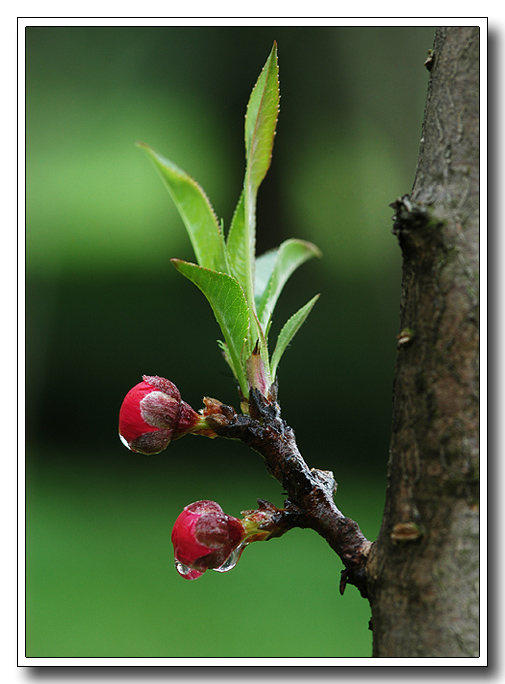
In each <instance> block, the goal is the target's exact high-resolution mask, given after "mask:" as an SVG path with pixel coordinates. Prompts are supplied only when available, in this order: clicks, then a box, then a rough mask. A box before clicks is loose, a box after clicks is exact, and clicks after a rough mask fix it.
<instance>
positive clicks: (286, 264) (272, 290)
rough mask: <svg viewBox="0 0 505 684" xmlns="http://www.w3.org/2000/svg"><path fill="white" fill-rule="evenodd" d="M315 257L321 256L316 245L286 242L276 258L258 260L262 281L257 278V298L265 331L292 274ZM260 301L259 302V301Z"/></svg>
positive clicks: (298, 241)
mask: <svg viewBox="0 0 505 684" xmlns="http://www.w3.org/2000/svg"><path fill="white" fill-rule="evenodd" d="M315 256H321V252H320V250H319V248H318V247H316V245H313V244H312V243H311V242H306V241H305V240H295V239H293V240H286V241H285V242H283V243H282V245H281V246H280V247H279V248H278V249H277V250H276V251H275V252H274V256H268V252H267V255H263V260H262V261H261V262H260V260H259V259H257V260H256V267H257V268H258V262H260V279H259V282H258V277H256V293H255V294H256V297H257V300H256V302H257V311H258V318H259V321H260V324H261V327H262V328H263V330H267V329H268V326H269V323H270V320H271V318H272V313H273V311H274V309H275V305H276V304H277V300H278V299H279V295H280V294H281V292H282V289H283V287H284V285H285V284H286V282H287V281H288V279H289V277H290V276H291V275H292V273H293V272H294V271H295V270H296V269H297V268H298V267H299V266H301V265H302V264H303V263H305V262H306V261H308V260H309V259H312V258H313V257H315ZM268 268H271V271H270V274H269V276H268V280H267V282H266V285H265V286H264V288H263V291H262V292H261V287H262V285H263V282H264V278H265V275H266V274H267V269H268ZM258 299H259V301H258Z"/></svg>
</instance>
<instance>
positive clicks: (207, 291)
mask: <svg viewBox="0 0 505 684" xmlns="http://www.w3.org/2000/svg"><path fill="white" fill-rule="evenodd" d="M171 261H172V263H173V265H174V266H175V268H176V269H177V270H178V271H179V272H180V273H182V274H183V275H184V276H186V278H188V279H189V280H191V282H192V283H194V284H195V285H196V286H197V287H198V288H199V289H200V290H201V291H202V292H203V294H204V295H205V297H206V298H207V300H208V302H209V304H210V305H211V307H212V310H213V312H214V316H215V317H216V321H217V322H218V324H219V327H220V328H221V331H222V333H223V336H224V339H225V342H226V349H227V354H226V355H225V358H226V360H227V361H228V363H229V364H230V366H231V368H232V370H233V372H234V375H235V377H236V379H237V380H238V382H239V384H240V387H241V389H242V392H243V394H244V396H245V397H247V396H248V394H249V392H248V386H247V376H246V372H245V360H246V358H248V356H249V355H250V354H251V352H252V347H251V342H250V319H249V308H248V306H247V302H246V299H245V296H244V291H243V290H242V288H241V287H240V284H239V283H238V281H237V280H236V278H234V277H233V276H230V275H228V274H227V273H220V272H217V271H213V270H211V269H209V268H202V267H201V266H197V265H196V264H192V263H189V262H188V261H182V260H181V259H172V260H171Z"/></svg>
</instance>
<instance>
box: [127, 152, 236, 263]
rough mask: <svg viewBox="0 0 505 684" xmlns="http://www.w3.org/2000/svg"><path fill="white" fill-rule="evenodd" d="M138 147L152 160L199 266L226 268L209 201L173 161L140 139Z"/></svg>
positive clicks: (216, 225) (217, 225)
mask: <svg viewBox="0 0 505 684" xmlns="http://www.w3.org/2000/svg"><path fill="white" fill-rule="evenodd" d="M137 144H138V145H139V147H142V148H143V149H144V150H145V151H146V152H147V154H148V156H149V157H150V159H151V161H152V162H153V163H154V165H155V167H156V169H157V170H158V172H159V174H160V176H161V178H162V180H163V182H164V183H165V185H166V186H167V188H168V191H169V193H170V195H171V196H172V199H173V201H174V203H175V206H176V207H177V209H178V211H179V214H180V215H181V218H182V220H183V221H184V224H185V226H186V229H187V231H188V234H189V238H190V240H191V244H192V245H193V250H194V252H195V257H196V260H197V262H198V263H199V264H200V266H203V267H205V268H211V269H213V270H215V271H223V272H226V271H227V270H228V268H227V260H226V249H225V242H224V236H223V232H222V230H221V228H220V226H219V224H218V221H217V218H216V215H215V213H214V210H213V209H212V205H211V204H210V202H209V199H208V197H207V195H206V194H205V193H204V191H203V190H202V188H201V187H200V186H199V185H198V183H197V182H196V181H195V180H194V179H193V178H191V176H189V175H188V174H187V173H186V172H185V171H183V170H182V169H180V168H179V167H178V166H176V165H175V164H174V163H173V162H171V161H169V160H168V159H165V158H164V157H162V156H161V155H159V154H158V153H157V152H155V151H154V150H153V149H152V148H151V147H149V146H148V145H145V144H144V143H137Z"/></svg>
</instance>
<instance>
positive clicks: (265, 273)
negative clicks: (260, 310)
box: [254, 247, 279, 308]
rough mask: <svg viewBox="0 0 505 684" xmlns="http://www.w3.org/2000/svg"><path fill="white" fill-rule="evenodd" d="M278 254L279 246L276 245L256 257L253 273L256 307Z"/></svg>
mask: <svg viewBox="0 0 505 684" xmlns="http://www.w3.org/2000/svg"><path fill="white" fill-rule="evenodd" d="M278 254H279V247H276V248H275V249H270V250H269V251H268V252H264V253H263V254H262V255H261V256H259V257H256V269H255V274H254V298H255V301H256V308H257V307H258V305H259V303H260V302H261V298H262V297H263V294H264V292H265V290H266V289H267V286H268V281H269V280H270V276H271V275H272V271H273V270H274V266H275V262H276V261H277V256H278Z"/></svg>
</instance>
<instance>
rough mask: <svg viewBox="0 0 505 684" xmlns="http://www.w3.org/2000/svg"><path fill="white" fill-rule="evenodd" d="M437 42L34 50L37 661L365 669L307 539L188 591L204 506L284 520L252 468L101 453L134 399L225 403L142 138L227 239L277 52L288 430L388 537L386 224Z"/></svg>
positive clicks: (275, 180) (304, 32)
mask: <svg viewBox="0 0 505 684" xmlns="http://www.w3.org/2000/svg"><path fill="white" fill-rule="evenodd" d="M433 34H434V29H433V28H432V27H425V28H423V27H356V28H353V27H351V28H350V27H345V28H342V27H276V26H274V27H143V26H138V27H28V28H27V29H26V125H27V128H26V149H27V158H26V164H27V166H26V183H27V198H26V199H27V202H26V208H27V230H26V267H27V268H26V309H27V319H26V322H27V346H26V364H27V388H26V396H27V407H26V417H27V451H26V470H27V482H26V511H27V526H26V530H27V547H26V554H27V555H26V559H27V564H26V570H27V584H26V599H27V604H26V605H27V622H26V625H27V654H26V655H27V656H31V657H43V656H51V657H85V656H90V657H127V656H136V657H199V656H201V657H203V656H206V657H209V656H215V657H230V656H233V657H343V656H347V657H369V656H370V654H371V632H370V631H369V630H368V619H369V610H368V605H367V603H366V601H364V600H363V599H361V598H360V597H359V595H358V592H357V591H356V590H355V589H354V588H353V587H349V588H348V590H347V592H346V593H345V595H344V596H343V597H341V596H339V593H338V585H339V579H340V570H341V567H342V566H341V564H340V561H339V560H338V558H337V557H336V556H335V555H334V554H333V552H332V551H331V550H330V548H329V547H328V546H327V545H326V543H325V542H324V541H323V540H322V539H321V538H319V537H318V536H317V535H316V534H315V533H313V532H311V531H310V530H294V531H292V532H291V533H289V534H287V535H285V536H284V537H282V538H281V539H276V540H272V541H271V542H269V543H263V544H254V545H253V546H251V547H250V548H248V549H247V550H246V552H245V553H244V555H243V556H242V559H241V560H240V562H239V564H238V565H237V567H236V568H235V569H234V570H233V571H232V572H230V573H227V574H219V573H214V572H211V571H209V572H208V573H206V574H205V575H204V576H203V577H202V578H201V579H199V580H197V581H194V582H188V581H185V580H183V579H181V578H179V576H178V575H177V573H176V571H175V569H174V567H173V558H172V548H171V544H170V532H171V527H172V524H173V522H174V520H175V518H176V517H177V515H178V513H179V512H180V510H181V509H182V508H183V506H185V505H186V504H188V503H190V502H192V501H196V500H198V499H202V498H208V499H214V500H216V501H218V502H219V503H220V504H221V505H222V506H223V508H224V509H225V511H226V512H227V513H229V514H231V515H238V514H239V511H240V510H242V509H246V508H254V507H255V505H256V498H257V497H261V498H265V499H269V500H271V501H273V502H274V503H275V504H276V505H281V504H282V501H283V495H282V491H281V489H280V486H279V485H278V484H277V482H276V481H275V480H273V479H272V478H271V477H269V476H268V475H267V473H266V470H265V468H264V466H263V464H262V462H261V458H260V457H259V456H258V455H257V454H255V453H254V452H252V451H249V450H248V449H247V448H246V447H245V446H243V445H242V444H240V443H234V442H226V441H222V442H221V441H219V440H214V441H210V440H206V439H203V438H198V437H187V438H185V439H184V440H181V441H179V442H176V443H174V444H173V445H171V446H170V447H169V449H168V450H167V451H166V452H165V453H163V454H161V455H159V456H154V457H150V458H149V457H144V456H140V455H135V454H133V453H131V452H128V451H127V450H126V449H125V448H124V447H123V446H122V445H121V444H120V442H119V439H118V437H117V416H118V409H119V406H120V403H121V401H122V398H123V396H124V394H125V393H126V392H127V391H128V390H129V389H130V387H131V386H133V385H134V384H136V383H137V382H138V381H139V380H140V376H141V375H142V374H143V373H146V374H158V375H163V376H166V377H168V378H170V379H171V380H173V381H174V382H175V383H176V384H177V385H178V386H179V388H180V390H181V392H182V394H183V397H184V399H186V401H188V402H190V403H191V404H192V405H193V406H194V407H195V408H200V406H201V397H202V396H203V395H210V396H215V397H218V398H220V399H221V400H223V401H225V402H228V403H231V404H234V405H235V406H237V405H238V399H237V395H236V390H235V387H234V383H233V381H232V379H231V378H230V376H229V373H228V371H227V367H226V365H225V364H224V361H223V360H222V359H221V356H220V352H219V349H218V347H217V345H216V342H215V340H216V339H217V338H219V337H220V333H219V330H218V328H217V324H216V323H215V321H214V319H213V316H212V313H211V310H210V308H209V307H208V305H207V303H206V302H205V300H204V298H203V296H202V295H201V294H200V293H199V292H198V291H197V289H196V288H195V287H193V286H192V285H191V284H190V283H189V282H188V281H186V280H185V279H184V278H182V277H181V276H180V275H179V274H177V273H176V271H175V269H173V267H172V266H171V264H170V263H169V259H170V257H172V256H177V257H180V258H186V259H189V260H192V253H191V248H190V244H189V240H188V238H187V236H186V233H185V230H184V227H183V225H182V222H181V221H180V219H179V217H178V215H177V213H176V210H175V209H174V206H173V205H172V203H171V200H170V198H169V196H168V193H167V192H166V190H165V189H164V188H163V186H162V184H161V181H160V180H159V178H158V176H157V174H156V172H155V171H154V169H153V167H152V166H151V165H150V163H149V162H148V160H147V158H145V156H144V154H143V153H142V152H141V151H140V150H139V149H138V148H136V147H135V145H134V143H135V141H137V140H141V141H144V142H147V143H149V144H150V145H152V146H153V147H155V148H156V149H157V150H158V151H159V152H160V153H162V154H163V155H165V156H167V157H168V158H170V159H172V160H173V161H175V162H176V163H177V164H179V165H180V166H182V167H183V168H184V169H186V170H187V171H188V172H189V173H190V174H191V175H193V176H194V177H195V178H196V179H197V180H198V181H199V182H200V184H201V185H202V186H203V187H204V188H205V190H206V192H207V194H208V195H209V197H210V199H211V202H212V204H213V206H214V208H215V210H216V213H217V214H218V216H219V217H223V218H224V220H225V225H226V226H228V225H229V221H230V219H231V216H232V213H233V209H234V206H235V203H236V200H237V198H238V195H239V192H240V188H241V184H242V176H243V168H244V162H243V117H244V113H245V107H246V103H247V100H248V96H249V93H250V90H251V88H252V86H253V85H254V82H255V80H256V78H257V76H258V74H259V71H260V69H261V67H262V65H263V64H264V62H265V60H266V57H267V55H268V53H269V51H270V48H271V46H272V42H273V40H274V39H276V40H277V41H278V48H279V64H280V79H281V113H280V119H279V125H278V129H277V137H276V141H275V146H274V155H273V163H272V167H271V169H270V171H269V174H268V175H267V178H266V180H265V182H264V185H263V186H262V188H261V189H260V194H259V205H258V231H259V234H258V245H259V251H264V250H265V249H268V248H270V247H274V246H276V245H278V244H279V243H280V242H281V241H282V240H284V239H286V238H289V237H299V238H305V239H309V240H312V241H314V242H315V243H316V244H317V245H318V246H319V247H320V248H321V249H322V251H323V253H324V257H323V259H322V260H321V261H317V263H316V262H310V263H309V264H306V265H304V266H303V267H302V268H301V269H300V270H299V271H298V272H297V273H296V274H295V276H294V277H293V278H292V280H291V281H290V283H289V284H288V286H287V287H286V290H285V292H284V293H283V295H282V297H281V300H280V303H279V306H278V310H277V316H276V318H275V320H274V328H273V335H272V339H275V332H276V330H278V329H279V328H280V326H281V325H282V323H283V322H284V321H285V320H286V318H287V317H288V316H289V315H291V314H292V313H293V312H294V311H295V310H296V309H297V308H299V307H300V306H301V305H302V304H304V303H305V302H306V301H307V300H308V299H309V298H310V297H312V296H313V295H314V294H315V293H316V292H320V293H321V298H320V300H319V302H318V303H317V305H316V307H315V309H314V311H313V312H312V313H311V315H310V317H309V319H308V322H307V323H306V324H305V325H304V327H303V328H302V330H301V331H300V332H299V333H298V336H297V338H296V340H295V342H294V343H293V345H292V346H291V347H290V349H289V350H288V351H287V352H286V354H285V356H284V358H283V361H282V363H281V366H280V372H279V382H280V400H281V404H282V409H283V416H284V418H285V419H286V420H287V421H288V422H289V423H290V424H291V425H292V426H293V427H294V429H295V431H296V434H297V437H298V442H299V446H300V448H301V451H302V453H303V454H304V456H305V459H306V460H307V461H308V463H309V465H310V466H314V467H319V468H323V469H331V470H333V471H334V472H335V475H336V478H337V480H338V482H339V489H338V493H337V503H338V505H339V507H340V508H341V510H342V511H343V512H344V513H345V514H346V515H349V516H351V517H354V518H355V519H356V520H357V521H358V522H359V523H360V525H361V527H362V529H363V531H364V533H365V534H366V535H367V536H368V537H369V538H370V539H373V538H375V535H376V534H377V532H378V529H379V525H380V519H381V516H382V507H383V502H384V491H385V484H386V483H385V465H386V461H387V454H388V443H389V429H390V413H391V394H392V382H393V372H394V361H395V353H396V339H395V336H396V334H397V333H398V310H399V297H400V272H401V258H400V252H399V249H398V246H397V244H396V240H395V238H394V237H393V236H392V235H391V225H392V224H391V215H392V210H391V208H389V207H388V204H389V203H390V202H392V201H393V200H394V199H395V198H396V197H397V196H399V195H402V194H404V193H405V192H409V191H410V189H411V186H412V182H413V177H414V171H415V165H416V159H417V152H418V145H419V139H420V135H421V123H422V116H423V108H424V100H425V95H426V85H427V80H428V72H427V71H426V69H425V68H424V67H423V62H424V59H425V57H426V53H427V50H428V49H429V48H430V47H431V46H432V41H433Z"/></svg>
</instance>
